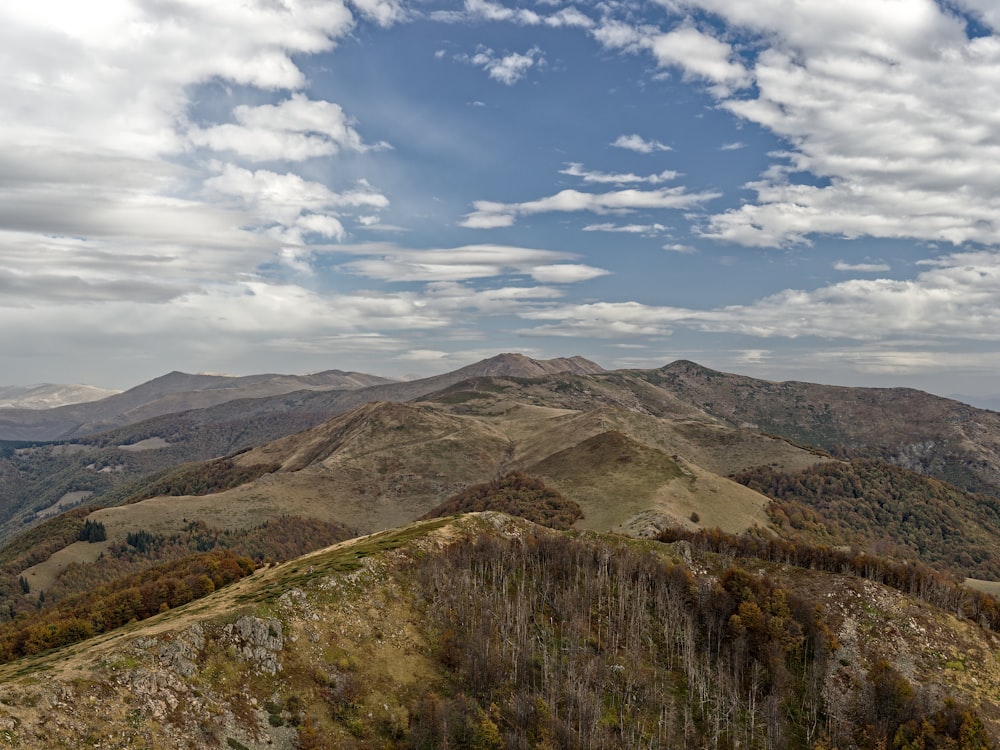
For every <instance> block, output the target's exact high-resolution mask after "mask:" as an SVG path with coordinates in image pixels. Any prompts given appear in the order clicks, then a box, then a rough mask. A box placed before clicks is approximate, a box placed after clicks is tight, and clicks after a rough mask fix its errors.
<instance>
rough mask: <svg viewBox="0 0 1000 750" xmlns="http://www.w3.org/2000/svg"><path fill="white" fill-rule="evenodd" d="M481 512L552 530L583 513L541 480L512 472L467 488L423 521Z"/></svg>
mask: <svg viewBox="0 0 1000 750" xmlns="http://www.w3.org/2000/svg"><path fill="white" fill-rule="evenodd" d="M484 510H494V511H499V512H501V513H506V514H508V515H511V516H519V517H521V518H526V519H528V520H529V521H533V522H534V523H537V524H539V525H541V526H548V527H550V528H553V529H568V528H570V527H571V526H572V525H573V524H574V523H575V522H576V520H577V519H578V518H582V517H583V511H582V510H581V509H580V506H579V504H577V502H576V501H575V500H570V499H568V498H566V497H564V496H563V495H562V493H560V492H559V491H558V490H555V489H553V488H552V487H549V486H547V485H546V484H545V483H544V482H543V481H542V480H541V479H538V478H536V477H530V476H528V475H527V474H524V473H522V472H520V471H512V472H510V473H508V474H505V475H504V476H502V477H500V478H499V479H494V480H493V481H492V482H485V483H483V484H475V485H472V486H470V487H467V488H466V489H464V490H463V491H462V492H460V493H458V494H457V495H454V496H452V497H450V498H448V499H447V500H445V501H444V502H443V503H441V505H439V506H438V507H436V508H435V509H434V510H432V511H431V512H430V513H427V514H426V515H424V516H423V517H422V519H429V518H441V517H443V516H452V515H457V514H459V513H472V512H476V511H484Z"/></svg>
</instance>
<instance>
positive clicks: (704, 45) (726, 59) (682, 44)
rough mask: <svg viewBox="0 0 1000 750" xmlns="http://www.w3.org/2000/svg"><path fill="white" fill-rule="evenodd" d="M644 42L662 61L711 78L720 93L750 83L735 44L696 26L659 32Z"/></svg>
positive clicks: (659, 60) (714, 88) (704, 77)
mask: <svg viewBox="0 0 1000 750" xmlns="http://www.w3.org/2000/svg"><path fill="white" fill-rule="evenodd" d="M644 44H646V45H648V47H649V49H650V50H651V51H652V53H653V56H654V57H656V60H657V62H658V63H659V64H660V65H662V66H664V67H666V66H668V65H676V66H678V67H680V68H682V69H683V70H684V73H685V75H686V76H689V77H696V78H702V79H705V80H707V81H708V82H709V83H710V84H711V86H710V88H711V90H712V91H714V92H716V93H717V94H719V95H728V94H730V93H732V92H733V91H734V90H737V89H742V88H745V87H746V86H747V85H749V83H750V75H749V74H748V73H747V71H746V69H745V68H744V67H743V65H742V64H741V63H740V62H739V61H738V60H737V59H736V58H735V54H734V51H733V49H732V47H730V46H729V45H728V44H726V43H725V42H722V41H720V40H718V39H716V38H715V37H714V36H712V35H710V34H706V33H704V32H701V31H699V30H698V29H696V28H694V27H693V26H681V27H680V28H677V29H674V30H673V31H670V32H668V33H666V34H656V35H654V36H652V37H650V38H649V39H648V40H646V41H645V42H644Z"/></svg>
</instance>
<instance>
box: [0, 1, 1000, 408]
mask: <svg viewBox="0 0 1000 750" xmlns="http://www.w3.org/2000/svg"><path fill="white" fill-rule="evenodd" d="M0 145H2V146H3V148H2V149H0V347H2V350H3V352H4V355H3V359H2V361H3V367H2V369H0V384H2V385H15V384H20V385H26V384H32V383H41V382H50V383H88V384H91V385H96V386H101V387H106V388H127V387H130V386H132V385H136V384H137V383H140V382H142V381H144V380H148V379H150V378H153V377H156V376H158V375H161V374H163V373H166V372H169V371H171V370H183V371H186V372H224V373H233V374H251V373H260V372H284V373H305V372H315V371H319V370H326V369H335V368H336V369H343V370H356V371H362V372H370V373H374V374H380V375H386V376H403V375H410V374H434V373H439V372H444V371H447V370H451V369H455V368H457V367H460V366H462V365H465V364H468V363H470V362H474V361H476V360H478V359H482V358H485V357H489V356H492V355H494V354H497V353H499V352H505V351H518V352H523V353H525V354H528V355H529V356H534V357H539V358H549V357H557V356H570V355H582V356H585V357H588V358H590V359H593V360H595V361H596V362H598V363H600V364H601V365H603V366H604V367H607V368H619V367H640V368H647V367H659V366H662V365H664V364H667V363H669V362H671V361H673V360H676V359H690V360H694V361H696V362H699V363H701V364H704V365H706V366H709V367H713V368H716V369H721V370H725V371H729V372H739V373H743V374H747V375H752V376H755V377H763V378H769V379H774V380H808V381H814V382H823V383H832V384H841V385H871V386H889V385H893V386H895V385H906V386H912V387H917V388H922V389H925V390H929V391H932V392H935V393H939V394H942V395H948V394H956V393H960V394H974V395H975V394H995V393H1000V382H998V379H997V375H996V374H997V372H998V371H1000V6H998V5H997V4H996V3H995V2H994V0H947V1H946V0H937V1H935V0H840V1H839V2H836V3H831V2H829V0H741V2H731V0H655V1H653V2H630V1H626V2H618V1H617V0H610V1H607V2H588V1H587V0H580V2H563V1H562V0H523V2H494V0H466V1H465V3H464V4H461V3H459V2H450V3H443V2H436V1H435V0H418V1H416V2H405V1H404V0H346V1H343V2H342V1H341V0H322V1H320V0H211V1H209V0H101V2H99V3H84V4H81V3H77V2H66V1H64V0H32V2H24V3H22V2H8V3H3V4H0Z"/></svg>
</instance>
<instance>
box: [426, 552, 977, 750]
mask: <svg viewBox="0 0 1000 750" xmlns="http://www.w3.org/2000/svg"><path fill="white" fill-rule="evenodd" d="M417 580H418V589H419V591H420V592H421V596H422V600H423V602H424V611H425V613H426V617H427V621H428V627H429V628H430V630H431V634H432V642H433V643H435V644H437V645H436V649H437V650H436V658H437V659H438V661H439V663H440V664H441V665H442V667H443V668H444V669H445V670H447V672H448V674H450V675H451V683H450V687H449V688H448V689H447V690H443V691H428V692H426V693H425V694H423V695H422V696H421V697H420V698H419V699H418V700H417V701H416V702H415V703H414V705H413V707H412V708H411V717H412V718H411V727H410V734H409V742H410V744H409V745H407V746H409V747H413V748H420V749H424V748H426V749H428V750H429V749H430V748H444V747H448V748H508V749H510V750H520V749H522V748H523V749H525V750H526V749H527V748H536V747H540V748H580V749H581V750H584V749H585V750H591V749H593V750H598V749H600V748H621V747H629V748H640V747H670V748H682V747H686V748H799V747H801V748H832V747H849V746H856V747H859V748H863V749H864V750H867V749H869V748H871V749H873V750H874V749H875V748H879V749H885V748H898V749H899V750H916V748H924V749H925V750H926V749H927V748H946V747H947V748H954V749H956V750H958V749H961V750H972V748H975V749H976V750H981V749H982V748H987V747H991V745H990V742H989V739H988V737H987V736H986V734H985V731H984V729H983V725H982V722H981V720H980V719H979V717H978V716H977V715H976V714H975V712H974V711H972V710H970V709H969V708H968V707H965V706H963V705H961V704H960V703H959V702H956V701H955V700H952V699H941V697H940V696H937V695H932V694H930V693H926V692H924V691H921V690H919V689H917V688H914V687H913V686H912V685H911V684H910V683H909V682H908V681H907V680H906V679H905V678H904V677H903V676H902V675H901V674H900V673H899V672H898V671H897V670H896V669H895V668H894V667H893V666H892V665H890V664H888V663H883V662H880V663H877V664H876V665H874V667H873V668H872V669H871V670H870V672H869V674H868V678H867V681H866V682H865V683H864V684H861V685H857V686H856V690H855V699H854V700H852V701H850V702H849V703H846V704H843V705H838V706H832V705H829V704H828V703H827V701H826V700H825V699H824V695H823V685H824V680H825V678H826V675H827V672H828V669H830V668H831V666H834V667H835V666H836V665H835V664H834V665H831V659H832V658H835V654H836V652H837V649H838V647H839V644H838V643H837V639H836V637H835V635H834V634H833V633H832V631H831V630H830V628H829V627H828V626H827V624H826V622H825V619H824V611H823V607H822V605H821V603H819V602H817V601H813V600H810V599H808V598H802V597H800V596H799V595H796V594H795V593H793V592H792V591H791V590H788V589H786V588H783V587H782V586H781V585H779V583H777V582H776V581H775V579H774V578H773V577H771V576H768V575H761V574H760V573H758V572H753V571H751V570H748V569H746V568H744V567H742V566H741V565H740V564H739V563H738V562H733V563H732V564H730V565H727V566H726V567H725V568H724V570H722V572H721V575H719V576H718V577H717V578H716V577H714V576H703V575H702V576H698V575H695V574H694V573H693V572H692V571H691V569H690V568H689V567H688V566H687V565H686V564H685V563H683V562H682V561H680V560H675V561H666V560H665V559H664V557H663V555H662V554H655V553H654V552H653V551H651V550H648V549H643V548H642V547H640V546H639V545H635V544H627V543H609V542H607V541H599V540H589V539H586V538H573V537H568V536H564V535H550V534H538V535H535V536H532V537H528V538H524V539H518V538H515V539H500V538H484V539H480V540H475V541H467V542H463V543H460V544H456V545H454V546H452V547H450V548H449V549H447V550H446V551H444V552H442V553H441V554H440V555H435V556H432V557H429V558H428V559H426V560H425V561H423V562H422V564H421V565H420V567H419V569H418V571H417Z"/></svg>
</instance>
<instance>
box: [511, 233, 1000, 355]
mask: <svg viewBox="0 0 1000 750" xmlns="http://www.w3.org/2000/svg"><path fill="white" fill-rule="evenodd" d="M924 265H926V266H928V267H929V270H926V271H923V272H921V273H919V274H918V275H917V276H916V277H915V278H913V279H908V280H890V279H872V280H864V279H851V280H849V281H843V282H839V283H837V284H832V285H830V286H826V287H821V288H818V289H814V290H799V289H786V290H784V291H782V292H779V293H777V294H773V295H770V296H767V297H764V298H762V299H759V300H757V301H755V302H753V303H751V304H745V305H729V306H723V307H715V308H711V309H705V310H697V309H690V308H678V307H670V306H656V305H645V304H640V303H638V302H628V303H624V302H623V303H604V302H602V303H594V304H586V305H565V306H554V307H548V308H545V309H543V310H535V311H529V312H526V313H524V314H523V315H522V317H524V318H526V319H529V320H551V321H556V322H553V323H548V324H545V325H543V326H541V327H539V328H534V329H531V331H534V332H537V333H545V334H549V335H565V336H569V335H577V334H581V335H583V334H584V333H585V334H586V335H591V336H595V337H600V336H613V335H632V336H649V335H665V334H666V333H667V332H669V330H670V328H671V327H673V328H676V327H680V326H683V327H685V328H690V329H693V330H697V331H703V332H712V333H725V334H740V335H745V336H752V337H757V338H785V339H801V338H805V337H818V338H822V339H828V340H836V339H844V340H854V341H862V342H873V343H874V342H881V343H888V344H890V345H891V344H892V343H893V342H901V341H909V340H918V341H923V342H927V341H934V340H937V341H939V342H941V343H942V344H948V345H953V344H955V343H956V342H960V341H965V342H979V345H980V346H981V343H982V342H997V341H1000V252H996V251H980V252H968V253H956V254H952V255H948V256H944V257H942V258H938V259H935V260H931V261H926V262H925V263H924ZM602 330H606V331H607V333H604V334H602V333H601V331H602Z"/></svg>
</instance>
